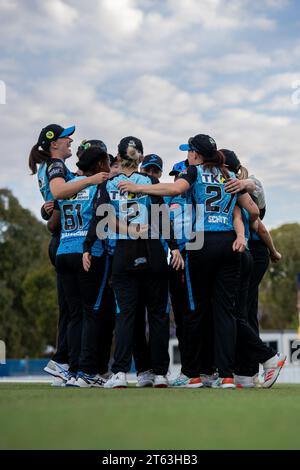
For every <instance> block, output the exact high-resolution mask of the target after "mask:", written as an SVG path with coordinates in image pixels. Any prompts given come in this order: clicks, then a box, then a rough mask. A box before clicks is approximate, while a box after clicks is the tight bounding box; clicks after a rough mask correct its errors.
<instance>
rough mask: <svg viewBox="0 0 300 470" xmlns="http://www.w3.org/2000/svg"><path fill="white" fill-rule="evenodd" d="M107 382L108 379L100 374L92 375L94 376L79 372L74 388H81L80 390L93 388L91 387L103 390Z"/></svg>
mask: <svg viewBox="0 0 300 470" xmlns="http://www.w3.org/2000/svg"><path fill="white" fill-rule="evenodd" d="M106 382H107V379H105V378H104V377H102V376H101V375H99V374H93V375H92V374H85V373H84V372H78V374H77V378H76V382H75V383H74V386H75V387H80V388H91V387H98V388H103V386H104V384H105V383H106Z"/></svg>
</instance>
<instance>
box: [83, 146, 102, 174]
mask: <svg viewBox="0 0 300 470" xmlns="http://www.w3.org/2000/svg"><path fill="white" fill-rule="evenodd" d="M105 159H107V161H108V154H107V152H104V151H103V150H101V149H100V148H99V147H89V148H87V149H86V150H85V151H84V152H82V154H81V155H80V156H79V159H78V162H77V163H76V165H77V166H78V168H79V169H80V170H82V171H87V170H89V169H90V168H93V166H94V165H95V164H96V163H97V162H100V161H104V160H105Z"/></svg>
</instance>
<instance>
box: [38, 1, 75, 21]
mask: <svg viewBox="0 0 300 470" xmlns="http://www.w3.org/2000/svg"><path fill="white" fill-rule="evenodd" d="M42 8H43V9H44V11H45V14H46V15H47V16H48V17H49V20H50V21H51V20H52V21H55V24H56V25H57V24H60V25H61V26H65V27H68V26H72V25H73V24H74V22H75V21H76V19H77V18H78V16H79V15H78V11H77V10H76V9H75V8H73V7H72V6H71V5H69V4H68V3H66V2H64V1H62V0H46V1H45V0H44V1H43V2H42Z"/></svg>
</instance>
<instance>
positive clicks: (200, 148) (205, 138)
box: [179, 134, 217, 158]
mask: <svg viewBox="0 0 300 470" xmlns="http://www.w3.org/2000/svg"><path fill="white" fill-rule="evenodd" d="M179 150H182V151H183V152H187V151H189V150H191V151H194V152H197V153H200V154H201V155H203V156H204V157H207V158H209V157H210V156H211V155H212V153H213V152H214V151H216V150H217V144H216V142H215V140H214V139H213V138H212V137H210V136H209V135H206V134H197V135H195V136H194V137H190V138H189V140H188V144H181V145H180V146H179Z"/></svg>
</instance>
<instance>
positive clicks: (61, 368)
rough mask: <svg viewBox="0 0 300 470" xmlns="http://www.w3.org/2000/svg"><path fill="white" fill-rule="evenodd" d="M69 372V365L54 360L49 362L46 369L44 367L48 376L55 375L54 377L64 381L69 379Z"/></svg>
mask: <svg viewBox="0 0 300 470" xmlns="http://www.w3.org/2000/svg"><path fill="white" fill-rule="evenodd" d="M68 370H69V364H59V363H58V362H55V361H53V360H52V359H51V361H49V362H48V364H47V365H46V367H44V371H45V372H47V374H50V375H53V376H54V377H60V378H61V379H64V380H67V379H68Z"/></svg>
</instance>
